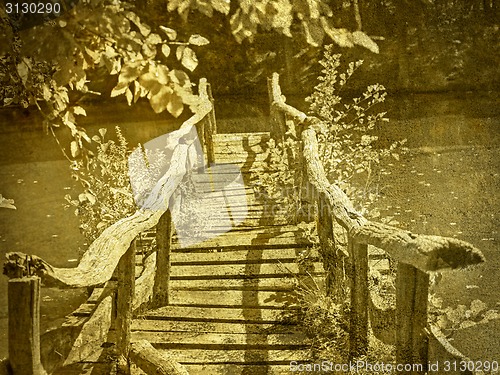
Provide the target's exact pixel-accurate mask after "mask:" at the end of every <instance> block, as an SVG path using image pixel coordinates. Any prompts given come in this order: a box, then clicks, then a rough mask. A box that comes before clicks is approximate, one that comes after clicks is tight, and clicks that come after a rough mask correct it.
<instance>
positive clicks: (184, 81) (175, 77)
mask: <svg viewBox="0 0 500 375" xmlns="http://www.w3.org/2000/svg"><path fill="white" fill-rule="evenodd" d="M168 75H169V77H170V79H171V80H172V82H174V83H177V84H178V85H179V86H181V87H191V81H190V79H189V76H188V75H187V73H186V72H185V71H183V70H180V69H174V70H171V71H170V73H169V74H168Z"/></svg>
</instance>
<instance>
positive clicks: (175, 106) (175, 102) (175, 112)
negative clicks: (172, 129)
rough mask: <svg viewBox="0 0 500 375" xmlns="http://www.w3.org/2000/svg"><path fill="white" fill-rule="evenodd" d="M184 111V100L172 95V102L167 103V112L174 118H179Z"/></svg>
mask: <svg viewBox="0 0 500 375" xmlns="http://www.w3.org/2000/svg"><path fill="white" fill-rule="evenodd" d="M183 110H184V103H183V102H182V99H181V98H180V97H179V96H178V95H177V94H175V93H174V94H172V95H171V96H170V100H169V102H168V103H167V111H168V112H170V114H171V115H172V116H174V117H179V116H180V115H181V114H182V111H183Z"/></svg>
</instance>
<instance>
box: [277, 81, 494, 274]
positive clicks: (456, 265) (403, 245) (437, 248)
mask: <svg viewBox="0 0 500 375" xmlns="http://www.w3.org/2000/svg"><path fill="white" fill-rule="evenodd" d="M271 91H272V92H273V95H274V96H273V99H274V105H275V106H277V107H278V108H279V109H280V111H283V112H285V113H287V114H288V115H289V116H291V117H292V118H293V119H294V120H295V121H297V123H299V124H301V123H303V124H305V125H307V127H306V129H304V130H303V131H302V135H301V138H302V142H303V157H304V160H305V168H306V173H307V177H308V180H309V182H310V183H311V184H312V185H313V186H314V187H315V188H316V190H317V191H318V193H320V194H324V195H325V198H326V199H325V201H326V203H327V207H321V209H322V210H323V209H324V210H327V211H328V212H329V214H331V215H333V217H334V218H335V220H336V221H337V222H338V223H339V224H340V225H342V226H343V227H344V228H345V229H346V230H347V231H348V232H349V235H350V236H352V238H353V239H354V240H355V241H356V242H357V243H361V244H367V245H373V246H376V247H379V248H381V249H383V250H385V251H387V253H388V254H390V255H391V257H393V258H394V259H395V260H397V261H400V262H403V263H406V264H410V265H412V266H414V267H417V268H418V269H420V270H422V271H424V272H430V271H441V270H447V269H448V270H449V269H460V268H462V269H463V268H467V267H469V266H472V265H476V264H479V263H482V262H484V261H485V258H484V256H483V254H482V253H481V251H480V250H478V249H477V248H475V247H474V246H472V245H471V244H469V243H467V242H465V241H460V240H457V239H454V238H447V237H439V236H425V235H416V234H413V233H411V232H408V231H404V230H401V229H398V228H395V227H391V226H388V225H384V224H380V223H374V222H371V221H368V220H367V219H366V218H364V217H363V216H362V215H361V214H360V213H358V212H356V210H355V209H354V207H353V205H352V203H351V201H350V200H349V198H348V197H347V195H346V194H345V193H344V192H343V191H342V190H341V189H340V188H339V187H337V186H335V185H332V184H330V182H329V181H328V179H327V177H326V173H325V170H324V168H323V164H322V162H321V160H320V156H319V149H318V139H317V137H316V132H317V131H318V130H319V129H320V128H322V127H323V126H322V125H321V122H320V121H319V120H318V119H316V118H313V117H308V116H307V115H305V114H304V113H302V112H300V111H298V110H297V109H295V108H293V107H291V106H289V105H287V104H285V103H284V101H283V98H282V97H281V95H279V94H280V90H279V83H278V75H277V74H276V73H275V74H274V75H273V79H272V90H271Z"/></svg>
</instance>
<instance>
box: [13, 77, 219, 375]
mask: <svg viewBox="0 0 500 375" xmlns="http://www.w3.org/2000/svg"><path fill="white" fill-rule="evenodd" d="M208 90H209V88H208V83H207V81H206V79H204V78H203V79H201V80H200V84H199V97H200V103H199V105H198V107H197V108H196V110H195V113H194V115H193V116H192V117H190V118H189V119H188V120H186V121H185V122H184V123H183V124H182V125H181V126H180V128H179V129H178V130H176V131H174V132H172V133H170V137H169V142H168V144H167V145H166V148H168V149H170V150H172V156H171V161H170V165H169V169H168V170H167V172H166V173H165V174H164V175H163V176H162V177H161V178H160V179H159V180H158V182H157V183H156V185H155V186H154V187H153V189H152V190H151V192H150V194H149V195H148V197H147V198H146V200H145V201H144V202H143V203H142V204H141V207H140V208H139V209H138V210H137V211H136V212H135V213H134V214H133V215H131V216H129V217H126V218H124V219H121V220H119V221H118V222H116V223H114V224H113V225H111V226H110V227H108V228H106V229H105V230H104V231H103V233H102V234H101V235H100V236H99V237H98V238H97V239H96V240H95V241H94V242H93V243H92V244H91V245H90V247H89V249H88V250H87V251H86V252H85V254H84V255H83V257H82V259H81V261H80V262H79V264H78V266H77V267H76V268H57V267H53V266H51V265H50V264H49V263H48V262H46V261H44V260H43V259H41V258H40V257H37V256H29V255H26V254H23V253H20V252H11V253H8V254H6V258H7V261H6V262H5V263H4V274H6V275H7V276H8V277H9V278H10V279H12V280H20V281H30V280H31V279H32V278H33V277H31V276H34V275H36V276H35V277H34V279H36V281H38V284H37V285H40V279H41V280H42V282H43V284H44V285H45V286H57V287H62V288H66V287H90V286H97V285H100V284H105V283H107V282H108V281H109V280H110V279H111V277H112V276H113V274H115V271H117V272H116V276H117V279H118V283H117V284H118V287H117V290H116V291H115V292H116V303H115V308H114V311H115V314H116V316H115V323H116V328H117V330H116V331H117V334H116V336H117V348H118V349H119V351H120V352H121V354H122V355H124V356H125V357H128V353H129V350H130V323H131V319H132V313H133V311H134V310H136V309H138V308H139V307H140V306H141V305H143V304H145V303H148V302H150V301H151V299H152V297H154V296H155V295H157V297H158V298H157V300H161V301H162V303H165V301H166V302H168V285H167V286H166V287H165V288H163V289H161V288H160V286H159V285H155V280H156V281H157V283H156V284H158V282H161V281H162V280H165V277H167V278H168V275H165V271H167V273H168V270H169V257H168V256H169V252H170V246H167V248H166V249H161V251H160V252H161V253H160V254H156V253H153V254H151V255H150V256H149V257H148V258H147V259H146V260H145V262H144V272H143V274H142V275H141V277H139V279H137V280H135V272H134V271H135V253H136V252H135V238H136V237H137V236H138V235H139V234H140V233H141V232H143V231H145V230H148V229H150V228H152V227H154V226H155V225H157V224H158V222H159V221H160V222H162V223H165V222H169V221H171V219H170V218H169V217H168V213H169V212H168V208H169V201H170V198H171V196H172V194H173V193H174V191H175V190H176V189H177V187H178V186H179V184H180V183H181V181H182V179H183V178H184V176H185V175H186V173H187V172H188V171H190V170H191V169H192V168H195V167H196V166H197V164H198V162H199V160H198V154H197V152H196V149H195V148H196V143H195V142H197V136H196V135H194V134H195V132H193V131H192V130H193V128H194V127H195V126H196V124H198V123H200V122H201V121H203V120H204V119H206V118H207V117H208V116H211V115H212V114H213V105H212V102H213V98H211V94H210V93H209V91H208ZM212 128H213V129H212V131H213V130H214V128H215V122H214V123H213V126H212ZM206 141H207V142H210V143H213V139H212V138H211V137H210V139H207V140H206ZM210 149H211V150H212V152H213V144H212V145H211V146H210ZM212 159H213V158H212ZM166 213H167V214H166ZM165 220H166V221H165ZM161 230H162V228H160V231H161ZM170 241H171V231H168V233H167V236H166V238H164V239H163V242H164V244H163V245H165V244H166V243H168V244H169V243H170ZM160 247H162V246H160ZM163 247H165V246H163ZM162 256H167V259H162V260H163V261H166V262H167V264H166V266H165V262H160V265H162V264H163V265H164V266H163V267H160V268H161V270H158V269H157V273H158V272H162V275H161V277H158V276H159V275H155V272H154V271H155V268H158V267H157V264H156V261H157V259H158V257H162ZM28 277H31V278H28ZM17 278H20V279H17ZM17 284H18V283H15V282H14V281H13V282H10V283H9V293H10V292H11V291H14V290H15V289H14V287H15V286H16V285H17ZM24 284H25V283H24ZM24 284H23V285H24ZM106 285H108V284H106ZM11 289H12V290H11ZM32 289H33V290H34V291H35V292H36V290H37V289H36V288H32ZM134 289H135V290H134ZM160 290H161V293H160ZM35 292H33V291H31V292H30V293H31V294H33V293H35ZM26 293H28V292H26ZM26 293H23V295H21V296H20V298H22V299H23V298H24V299H27V298H28V297H29V295H26ZM28 294H29V293H28ZM35 294H36V296H38V294H37V293H35ZM160 294H161V295H160ZM37 298H38V297H37ZM10 300H12V306H14V305H13V304H14V303H15V301H16V299H15V298H11V299H10ZM10 300H9V305H10V302H11V301H10ZM27 300H30V299H29V298H28V299H27ZM30 301H31V302H30V304H29V306H28V305H26V306H27V307H26V309H25V311H23V314H24V315H22V316H23V317H24V316H28V317H29V316H32V317H37V316H38V315H39V304H38V302H36V301H35V302H33V301H32V300H30ZM37 301H38V299H37ZM111 301H112V297H111V296H110V295H109V294H108V295H107V296H105V297H104V299H102V300H101V301H99V303H98V304H97V307H96V309H95V310H94V312H93V315H91V316H90V318H88V319H87V321H86V322H85V323H79V326H80V328H81V332H80V335H78V338H76V337H75V338H76V340H77V341H78V340H79V343H75V346H73V345H72V344H71V343H66V344H65V348H64V352H65V353H68V352H69V354H68V356H67V357H66V356H65V357H64V358H59V359H58V360H57V361H56V362H57V363H58V364H61V362H64V365H68V364H71V363H74V362H75V360H76V361H77V360H78V358H80V357H79V355H77V354H76V352H77V351H78V352H80V351H82V350H83V351H85V350H86V349H83V348H82V347H81V345H80V344H81V343H85V344H84V345H85V348H87V349H88V348H91V347H92V344H96V345H97V346H99V345H100V344H102V343H103V342H104V341H103V340H106V336H107V331H108V330H109V328H110V326H111V319H112V317H111ZM11 310H12V311H9V322H14V323H15V322H16V320H15V319H14V315H13V314H15V313H14V310H13V309H11ZM19 316H21V315H19ZM14 323H12V324H14ZM96 327H97V328H96ZM20 328H21V330H22V331H23V332H26V335H24V336H25V337H26V340H25V341H26V342H24V341H22V340H19V339H18V338H12V339H10V340H9V345H10V344H12V345H13V346H12V348H13V349H12V350H13V351H14V354H15V355H16V356H17V352H16V350H17V349H16V348H17V347H19V345H17V344H16V343H21V344H22V345H25V344H26V343H27V342H28V341H30V340H31V341H30V342H33V343H34V344H33V345H31V346H30V348H29V350H24V349H23V350H24V352H26V356H17V357H19V358H17V357H16V358H12V357H11V358H10V363H11V365H14V366H17V365H21V366H24V367H26V366H31V367H32V368H34V370H33V373H36V374H40V375H42V374H44V373H45V372H44V370H43V367H42V366H41V364H40V347H39V346H38V344H37V342H38V341H37V340H35V339H33V337H35V338H39V330H38V320H37V319H35V320H34V321H33V322H32V324H31V325H30V324H29V322H26V324H23V326H22V327H20ZM96 330H97V332H96ZM11 332H13V334H15V332H17V331H16V330H15V329H13V328H12V329H11ZM49 334H50V335H49V336H55V337H59V334H58V333H56V332H55V331H52V332H49ZM85 335H87V336H88V337H83V336H85ZM24 336H23V337H24ZM71 336H72V337H73V336H74V333H73V331H71ZM90 336H92V337H91V338H90V339H91V342H89V343H86V341H87V339H88V338H89V337H90ZM49 339H50V337H49ZM65 341H67V337H66V340H65ZM70 341H71V339H70ZM51 344H54V345H55V343H53V342H52V343H51ZM68 344H69V346H68ZM16 345H17V346H16ZM94 349H95V348H94ZM141 355H142V354H141ZM28 357H29V361H27V359H28ZM24 363H26V364H24ZM47 365H48V368H51V369H53V368H54V365H53V364H52V363H47ZM24 367H23V368H24ZM16 371H17V370H16Z"/></svg>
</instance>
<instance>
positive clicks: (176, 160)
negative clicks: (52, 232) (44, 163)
mask: <svg viewBox="0 0 500 375" xmlns="http://www.w3.org/2000/svg"><path fill="white" fill-rule="evenodd" d="M200 90H202V91H205V92H206V80H202V81H201V82H200ZM200 97H201V98H202V100H201V103H200V105H199V106H198V109H197V111H196V113H195V114H194V115H193V116H192V117H190V118H189V119H188V120H186V121H185V122H184V123H183V124H182V125H181V127H180V128H179V129H178V130H176V131H173V132H172V133H171V138H170V143H169V144H168V145H166V147H168V148H171V149H173V154H172V158H171V163H170V167H169V169H168V170H167V172H166V173H165V175H164V176H163V177H161V178H160V179H159V181H158V182H157V184H156V186H155V187H154V188H153V189H152V191H151V193H150V195H149V197H148V198H147V200H146V201H145V203H144V204H143V205H142V207H140V208H139V209H138V210H137V211H136V212H135V213H134V214H133V215H131V216H129V217H126V218H123V219H121V220H119V221H117V222H116V223H114V224H112V225H111V226H109V227H108V228H106V229H105V230H104V231H103V233H102V234H101V235H100V236H99V237H98V238H97V239H96V240H95V241H94V242H93V243H92V244H91V245H90V247H89V249H88V250H87V251H86V252H85V253H84V254H83V256H82V259H81V260H80V262H79V264H78V266H77V267H76V268H57V267H53V266H51V265H50V264H49V263H48V262H46V261H44V260H43V259H41V258H40V257H37V256H34V255H33V256H30V257H29V259H30V267H31V269H32V270H33V273H35V274H36V275H38V276H40V277H41V279H42V281H43V283H44V285H47V286H58V287H89V286H95V285H99V284H103V283H104V282H106V281H108V280H109V279H110V278H111V276H112V275H113V272H114V270H115V268H116V266H117V265H118V261H119V260H120V258H121V257H122V256H123V254H125V252H126V251H127V249H128V248H129V246H130V244H131V243H132V241H133V240H134V238H136V237H137V236H138V235H139V234H140V233H141V232H143V231H145V230H147V229H150V228H152V227H154V226H155V225H156V224H157V223H158V221H159V219H160V217H161V216H162V215H163V213H164V212H165V211H166V210H167V208H168V201H169V199H170V197H171V196H172V194H173V192H174V190H175V189H176V188H177V186H178V185H179V184H180V182H181V180H182V178H183V177H184V175H185V174H186V162H187V155H188V152H189V148H190V147H191V146H192V145H193V142H194V140H193V139H186V137H187V136H189V134H190V133H191V130H192V128H193V126H195V125H196V123H198V122H200V121H201V120H203V118H205V116H207V114H208V113H209V112H210V111H211V109H212V104H211V103H210V101H209V100H208V97H207V96H205V97H206V98H207V99H206V100H203V95H200ZM181 140H182V141H183V142H184V143H180V142H181ZM192 147H194V146H192ZM6 257H7V264H8V265H7V267H10V268H12V267H14V268H15V267H16V266H15V265H16V264H18V263H19V262H20V261H22V260H24V259H26V258H27V256H26V255H25V254H22V253H18V252H16V253H8V254H7V255H6Z"/></svg>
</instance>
